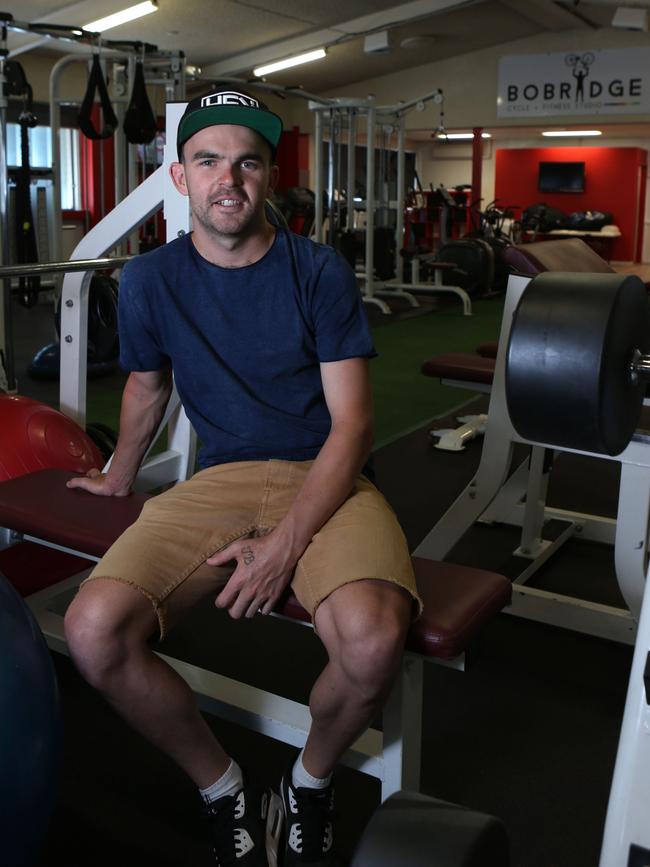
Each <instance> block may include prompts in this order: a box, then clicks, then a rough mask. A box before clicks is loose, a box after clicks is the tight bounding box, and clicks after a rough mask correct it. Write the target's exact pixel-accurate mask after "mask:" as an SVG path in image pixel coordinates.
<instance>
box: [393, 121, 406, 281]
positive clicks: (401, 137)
mask: <svg viewBox="0 0 650 867" xmlns="http://www.w3.org/2000/svg"><path fill="white" fill-rule="evenodd" d="M405 141H406V117H405V116H404V115H403V114H400V116H399V126H398V128H397V197H396V198H397V221H396V225H395V274H396V275H397V280H398V282H399V283H402V282H403V280H404V257H403V256H402V255H400V251H401V249H402V247H403V246H404V200H405V198H406V196H405V192H404V188H405V186H406V155H405V153H404V145H405Z"/></svg>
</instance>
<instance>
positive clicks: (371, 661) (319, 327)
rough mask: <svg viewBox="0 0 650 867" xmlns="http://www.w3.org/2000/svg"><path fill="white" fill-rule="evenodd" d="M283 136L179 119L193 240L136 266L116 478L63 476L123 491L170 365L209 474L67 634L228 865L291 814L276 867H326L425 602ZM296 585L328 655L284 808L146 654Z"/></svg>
mask: <svg viewBox="0 0 650 867" xmlns="http://www.w3.org/2000/svg"><path fill="white" fill-rule="evenodd" d="M281 131H282V124H281V121H280V119H279V118H278V117H277V116H276V115H275V114H273V113H272V112H270V111H269V110H268V109H267V108H266V106H265V105H264V104H263V103H260V102H258V101H257V100H255V99H254V98H253V97H251V96H250V95H248V94H242V93H238V92H233V91H228V90H225V89H220V90H217V91H216V92H215V93H212V94H209V95H207V96H205V97H203V98H199V99H195V100H193V101H191V102H190V103H189V104H188V106H187V109H186V111H185V113H184V115H183V117H182V119H181V121H180V124H179V127H178V140H177V144H178V157H179V161H178V162H176V163H173V164H172V166H171V176H172V179H173V182H174V184H175V186H176V188H177V189H178V190H179V191H180V192H181V193H182V194H183V195H186V196H188V197H189V202H190V207H191V211H192V218H193V231H192V233H191V234H188V235H186V236H184V237H182V238H179V239H176V240H174V241H172V242H171V243H169V244H166V245H164V246H163V247H161V248H159V249H158V250H155V251H153V252H151V253H148V254H146V255H144V256H141V257H139V258H138V259H137V260H134V261H133V262H131V263H129V265H128V266H127V267H126V268H125V269H124V273H123V276H122V281H121V287H120V341H121V360H122V364H123V366H124V367H125V368H126V369H128V370H129V371H130V376H129V379H128V381H127V383H126V386H125V389H124V396H123V401H122V411H121V417H120V436H119V441H118V444H117V447H116V450H115V455H114V458H113V461H112V463H111V467H110V470H109V471H108V473H107V474H106V475H102V474H99V473H98V472H97V471H93V472H92V473H91V474H90V477H88V478H84V477H82V478H78V479H74V480H73V481H71V482H70V483H69V484H70V486H71V487H80V488H84V489H86V490H88V491H90V492H92V493H94V494H99V495H107V496H125V495H127V494H128V493H129V491H130V489H131V485H132V483H133V480H134V478H135V475H136V472H137V470H138V467H139V465H140V462H141V460H142V457H143V455H144V453H145V451H146V448H147V446H148V444H149V443H150V441H151V439H152V437H153V435H154V433H155V431H156V428H157V426H158V423H159V421H160V419H161V417H162V414H163V411H164V408H165V405H166V403H167V400H168V398H169V394H170V389H171V374H172V371H173V374H174V377H175V381H176V385H177V388H178V391H179V394H180V396H181V399H182V401H183V405H184V407H185V409H186V411H187V414H188V416H189V418H190V420H191V421H192V423H193V424H194V426H195V427H196V430H197V433H198V435H199V437H200V439H201V441H202V443H203V449H202V453H201V458H200V463H201V468H202V469H201V471H200V472H198V473H197V474H196V475H195V476H194V477H193V478H192V479H190V480H189V481H187V482H183V483H181V484H178V485H176V486H175V487H174V488H172V489H171V490H170V491H167V492H166V493H165V494H162V495H161V496H159V497H156V498H153V499H152V500H150V501H149V502H148V503H147V505H146V506H145V508H144V510H143V512H142V515H141V517H140V519H139V520H138V521H137V522H136V523H135V524H134V525H133V526H132V527H131V528H129V529H128V530H127V531H126V533H124V535H123V536H122V537H121V538H120V539H119V540H118V541H117V542H116V544H115V545H114V546H113V547H112V548H111V550H110V551H109V552H108V553H107V554H106V556H105V557H104V559H103V560H102V561H101V562H100V563H99V564H98V565H97V567H96V568H95V569H94V571H93V573H92V574H91V575H90V577H89V578H88V580H87V581H86V582H85V583H84V584H83V586H82V587H81V589H80V591H79V594H78V595H77V597H76V599H75V600H74V601H73V603H72V605H71V606H70V609H69V611H68V614H67V617H66V634H67V639H68V644H69V648H70V652H71V654H72V657H73V659H74V660H75V662H76V664H77V666H78V668H79V669H80V671H81V673H82V674H83V675H84V676H85V677H86V679H87V680H88V681H89V682H90V683H91V684H92V685H94V686H95V687H96V688H98V689H99V690H100V691H101V692H102V694H103V695H104V696H105V697H106V698H107V699H108V701H109V702H110V703H111V704H112V705H113V706H114V707H115V709H116V710H117V711H118V712H119V713H120V714H122V715H123V716H124V717H125V718H126V719H127V720H128V721H129V722H130V723H131V724H132V725H133V726H134V727H135V728H136V729H137V730H139V731H140V732H141V733H142V734H143V735H145V736H146V737H147V738H149V739H150V740H151V741H152V742H153V743H155V744H157V745H158V746H159V747H160V748H161V749H162V750H164V751H165V752H166V753H167V754H168V755H169V756H171V757H172V758H173V759H174V760H175V761H176V762H177V763H178V764H179V765H180V766H181V767H182V768H183V769H184V770H185V771H186V772H187V773H188V774H189V776H190V777H191V778H192V779H193V780H194V782H195V783H196V785H197V786H198V788H199V790H200V792H201V795H202V797H203V799H204V801H205V803H206V804H207V807H208V814H209V818H210V821H211V824H212V828H213V831H214V847H215V855H216V860H217V864H219V865H226V864H235V863H236V864H238V865H241V867H269V865H270V867H275V865H276V864H277V863H278V847H279V845H280V844H279V840H280V831H281V825H282V819H283V815H284V816H286V834H285V836H286V844H285V852H284V859H283V860H282V853H280V863H282V864H284V865H286V867H294V865H302V864H311V865H321V867H329V865H333V864H335V863H336V861H335V859H334V854H333V842H332V841H333V832H332V822H331V808H332V797H333V792H332V783H331V780H332V772H333V769H334V766H335V764H336V762H337V761H338V759H339V758H340V757H341V755H342V753H343V752H344V751H345V750H346V749H347V748H348V747H349V746H350V745H351V744H352V743H353V742H354V740H355V739H356V738H357V737H358V736H359V735H360V734H361V733H362V732H363V731H364V729H365V728H366V727H367V726H368V724H369V722H370V721H371V720H372V718H373V717H374V716H375V715H376V713H377V712H378V711H379V710H380V708H381V706H382V704H383V701H384V699H385V697H386V695H387V692H388V690H389V689H390V686H391V683H392V681H393V679H394V676H395V674H396V671H397V668H398V665H399V660H400V657H401V653H402V648H403V644H404V639H405V635H406V632H407V629H408V627H409V624H410V622H411V619H412V616H413V609H414V607H415V608H416V610H417V604H419V600H418V597H417V592H416V589H415V583H414V578H413V573H412V569H411V561H410V557H409V554H408V551H407V548H406V543H405V540H404V537H403V534H402V532H401V530H400V528H399V526H398V524H397V521H396V519H395V516H394V515H393V513H392V511H391V510H390V508H389V507H388V506H387V504H386V503H385V501H384V500H383V498H382V497H381V495H380V494H379V493H378V492H377V490H376V489H375V488H374V486H373V485H372V484H371V483H370V481H368V479H367V478H366V476H365V475H364V474H363V473H362V470H363V469H364V467H365V466H366V462H367V459H368V456H369V452H370V446H371V437H372V410H371V397H370V388H369V381H368V361H367V359H368V358H369V357H371V356H372V355H374V354H375V353H374V349H373V347H372V342H371V340H370V336H369V333H368V328H367V323H366V321H365V317H364V313H363V305H362V303H361V300H360V297H359V292H358V290H357V287H356V283H355V279H354V275H353V274H352V272H351V271H350V269H349V267H348V266H347V265H346V264H345V262H344V261H343V260H342V258H341V257H339V256H338V254H336V253H335V252H334V251H333V250H331V249H330V248H328V247H325V246H323V245H319V244H314V243H313V242H311V241H309V240H307V239H305V238H299V237H298V236H295V235H293V234H292V233H290V232H288V231H286V230H281V229H275V228H274V227H273V226H271V225H270V224H269V223H268V222H267V220H266V216H265V209H264V202H265V199H266V197H267V196H268V195H269V194H270V193H271V192H272V189H273V187H274V185H275V183H276V181H277V167H276V166H275V165H274V163H273V158H274V156H275V149H276V147H277V145H278V142H279V139H280V134H281ZM233 564H234V565H233ZM289 582H291V584H292V587H293V589H294V592H295V593H296V595H297V596H298V599H299V600H300V602H301V603H302V605H303V606H304V607H305V608H306V609H307V610H308V611H310V612H311V614H312V616H313V619H314V625H315V627H316V630H317V633H318V635H319V637H320V638H321V640H322V641H323V643H324V645H325V647H326V650H327V653H328V657H329V661H328V664H327V666H326V667H325V669H324V670H323V672H322V673H321V675H320V677H319V678H318V680H317V681H316V683H315V685H314V687H313V690H312V693H311V696H310V710H311V715H312V727H311V730H310V733H309V737H308V739H307V743H306V745H305V748H304V750H303V751H302V752H301V753H300V755H299V756H298V758H297V759H296V762H295V764H294V765H293V767H292V768H289V769H288V771H287V773H286V775H285V776H284V778H283V780H282V782H281V787H280V797H278V796H277V795H276V794H275V793H274V792H273V791H272V790H270V789H266V788H263V787H260V786H259V785H258V784H257V783H256V782H255V780H254V778H252V777H250V778H249V777H246V778H244V776H243V774H242V771H241V768H240V767H239V765H238V764H237V763H236V762H235V761H234V760H232V759H231V758H230V757H229V756H227V755H226V754H225V752H224V751H223V749H222V748H221V746H220V744H219V743H218V742H217V741H216V739H215V738H214V736H213V735H212V733H211V731H210V729H209V728H208V727H207V725H206V723H205V721H204V720H203V718H202V717H201V715H200V713H199V711H198V708H197V705H196V702H195V700H194V696H193V695H192V693H191V691H190V690H189V688H188V687H187V685H186V684H185V682H184V681H183V680H182V679H181V678H180V677H179V676H178V675H177V674H176V673H175V672H174V671H173V670H171V669H170V668H169V667H168V666H167V665H166V664H165V663H164V662H163V661H162V660H161V659H160V658H159V657H157V656H155V655H154V654H153V653H152V652H151V650H150V649H149V647H148V644H147V640H148V639H149V637H150V636H151V635H152V634H154V633H156V631H158V632H159V633H160V636H161V637H162V638H164V636H165V634H166V632H167V630H168V629H169V628H170V627H171V626H173V625H174V624H175V623H176V622H177V621H178V620H179V619H180V618H181V617H182V616H183V615H184V614H185V613H186V612H187V611H188V609H189V608H190V607H191V606H192V605H193V604H195V603H196V602H197V601H198V600H199V599H200V598H203V597H204V596H206V595H207V594H211V595H213V596H216V605H217V607H219V608H225V609H226V610H228V611H229V613H230V615H231V616H232V617H233V618H241V617H253V616H254V615H255V614H256V613H257V612H261V613H262V614H268V613H269V612H270V611H271V610H272V609H273V607H274V605H275V604H276V603H277V601H278V599H279V597H280V595H281V594H282V592H283V590H284V589H285V587H286V586H287V584H289ZM414 600H416V605H415V606H414ZM244 765H245V767H246V768H247V771H248V773H250V774H253V773H254V759H253V758H252V757H250V756H249V757H246V760H245V762H244Z"/></svg>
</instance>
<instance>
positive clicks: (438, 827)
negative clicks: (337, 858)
mask: <svg viewBox="0 0 650 867" xmlns="http://www.w3.org/2000/svg"><path fill="white" fill-rule="evenodd" d="M509 864H510V844H509V841H508V834H507V832H506V829H505V825H504V824H503V822H502V821H501V820H500V819H497V818H496V817H494V816H488V815H486V814H485V813H478V812H476V811H474V810H468V809H466V808H465V807H460V806H458V805H457V804H450V803H447V802H445V801H438V800H436V799H435V798H429V797H427V796H426V795H421V794H417V793H414V792H396V793H395V794H394V795H391V796H390V798H388V799H387V800H385V801H384V802H383V804H381V805H380V807H379V808H378V809H377V810H376V811H375V813H374V814H373V816H372V818H371V819H370V822H369V823H368V825H367V826H366V828H365V830H364V832H363V835H362V837H361V840H360V841H359V844H358V846H357V849H356V851H355V853H354V857H353V858H352V862H351V865H350V867H508V865H509Z"/></svg>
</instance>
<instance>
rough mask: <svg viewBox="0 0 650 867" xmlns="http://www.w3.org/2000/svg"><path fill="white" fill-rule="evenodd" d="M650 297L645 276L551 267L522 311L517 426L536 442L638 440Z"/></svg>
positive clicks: (515, 340) (587, 447)
mask: <svg viewBox="0 0 650 867" xmlns="http://www.w3.org/2000/svg"><path fill="white" fill-rule="evenodd" d="M649 344H650V340H649V319H648V301H647V293H646V288H645V286H644V284H643V283H642V282H641V280H640V279H639V278H638V277H635V276H633V275H621V274H574V273H564V272H553V271H547V272H545V273H543V274H539V275H538V276H537V277H535V278H534V279H533V280H531V282H530V283H529V284H528V286H527V287H526V289H525V290H524V293H523V295H522V297H521V299H520V301H519V304H518V306H517V309H516V310H515V313H514V316H513V321H512V328H511V332H510V341H509V344H508V353H507V362H506V399H507V403H508V412H509V414H510V419H511V421H512V424H513V426H514V428H515V430H516V431H517V432H518V433H519V435H520V436H521V437H523V438H524V439H526V440H531V441H533V442H540V443H547V444H549V445H555V446H559V447H564V448H572V449H577V450H579V451H587V452H596V453H601V454H610V455H616V454H619V453H620V452H622V451H623V449H624V448H625V447H626V446H627V444H628V443H629V441H630V440H631V438H632V436H633V434H634V431H635V428H636V425H637V422H638V419H639V414H640V411H641V406H642V404H643V397H644V393H645V384H644V383H643V382H639V381H636V382H635V381H634V378H633V377H632V376H631V373H630V364H631V361H632V357H633V354H634V350H635V349H639V350H640V351H641V352H642V353H646V352H647V351H648V349H649V348H650V345H649Z"/></svg>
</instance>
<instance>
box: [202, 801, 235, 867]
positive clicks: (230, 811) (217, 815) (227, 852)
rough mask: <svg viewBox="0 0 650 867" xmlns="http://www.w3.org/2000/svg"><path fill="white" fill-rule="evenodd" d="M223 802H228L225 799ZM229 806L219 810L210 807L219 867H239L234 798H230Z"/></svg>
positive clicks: (214, 850) (215, 852)
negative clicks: (235, 834)
mask: <svg viewBox="0 0 650 867" xmlns="http://www.w3.org/2000/svg"><path fill="white" fill-rule="evenodd" d="M223 800H226V799H225V798H224V799H223ZM229 800H230V803H229V804H222V805H221V806H220V807H219V809H218V810H213V809H211V807H208V811H209V813H210V816H211V817H212V818H211V821H212V829H213V833H214V837H215V841H216V845H215V846H213V849H212V851H213V852H214V854H215V857H216V858H217V863H218V864H219V867H238V864H239V861H238V858H237V844H236V841H235V836H234V830H235V826H236V822H237V820H236V818H235V806H236V801H235V799H234V798H229Z"/></svg>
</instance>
